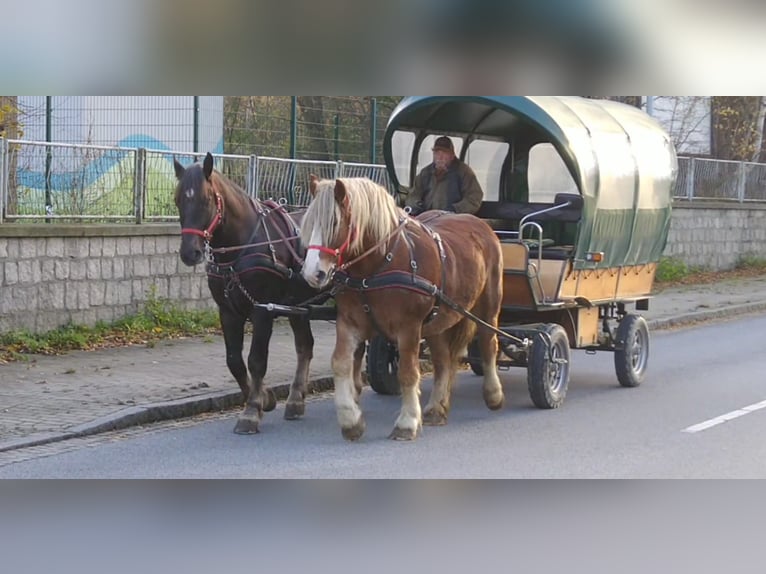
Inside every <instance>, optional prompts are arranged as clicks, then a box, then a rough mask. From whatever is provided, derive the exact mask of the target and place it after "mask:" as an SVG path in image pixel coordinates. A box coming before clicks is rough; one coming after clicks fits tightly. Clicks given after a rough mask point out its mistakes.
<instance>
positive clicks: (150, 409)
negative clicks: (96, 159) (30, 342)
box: [0, 301, 766, 453]
mask: <svg viewBox="0 0 766 574" xmlns="http://www.w3.org/2000/svg"><path fill="white" fill-rule="evenodd" d="M761 312H766V301H758V302H755V303H746V304H743V305H730V306H728V307H721V308H719V309H710V310H707V311H698V312H695V313H686V314H683V315H677V316H674V317H666V318H664V319H653V320H649V321H647V324H648V326H649V329H651V330H652V331H663V330H669V329H676V328H680V327H688V326H691V325H695V324H697V323H703V322H707V321H715V320H720V319H731V318H734V317H737V316H741V315H748V314H754V313H761ZM308 386H309V389H308V394H315V393H321V392H326V391H330V390H332V389H333V388H334V384H333V380H332V377H324V378H319V379H316V380H313V381H309V385H308ZM272 389H273V390H274V392H275V393H276V395H277V400H278V401H284V400H286V399H287V396H288V395H289V393H290V384H280V385H276V386H273V387H272ZM241 405H242V393H240V392H239V391H231V392H229V391H225V392H218V393H209V394H206V395H198V396H196V397H189V398H184V399H178V400H174V401H168V402H163V403H155V404H150V405H145V406H136V407H129V408H127V409H123V410H121V411H118V412H116V413H114V414H111V415H107V416H105V417H101V418H98V419H96V420H94V421H91V422H88V423H85V424H82V425H78V426H76V427H73V428H71V429H69V430H68V431H66V432H62V433H44V434H38V435H32V436H28V437H23V438H18V439H13V440H10V441H5V442H0V453H5V452H11V451H14V450H21V449H25V448H32V447H35V446H45V445H49V444H54V443H57V442H63V441H66V440H70V439H74V438H84V437H89V436H94V435H97V434H102V433H105V432H110V431H118V430H124V429H127V428H131V427H136V426H142V425H148V424H153V423H158V422H163V421H168V420H176V419H182V418H188V417H193V416H196V415H200V414H204V413H209V412H215V411H224V410H228V409H231V408H235V407H238V406H241Z"/></svg>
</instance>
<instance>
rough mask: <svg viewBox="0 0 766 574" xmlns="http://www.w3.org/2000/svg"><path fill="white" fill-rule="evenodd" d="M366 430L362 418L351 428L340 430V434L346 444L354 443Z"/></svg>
mask: <svg viewBox="0 0 766 574" xmlns="http://www.w3.org/2000/svg"><path fill="white" fill-rule="evenodd" d="M366 430H367V424H366V423H365V422H364V418H360V419H359V422H358V423H356V424H355V425H354V426H353V427H351V428H347V429H341V432H342V433H343V438H344V439H346V440H347V441H348V442H356V441H358V440H359V439H360V438H362V436H364V431H366Z"/></svg>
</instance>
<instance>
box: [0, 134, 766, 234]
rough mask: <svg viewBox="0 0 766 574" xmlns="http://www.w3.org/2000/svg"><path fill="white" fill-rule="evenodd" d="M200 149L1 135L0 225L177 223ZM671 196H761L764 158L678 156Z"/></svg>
mask: <svg viewBox="0 0 766 574" xmlns="http://www.w3.org/2000/svg"><path fill="white" fill-rule="evenodd" d="M202 157H203V154H195V153H190V152H169V151H161V150H148V149H143V148H140V149H137V148H118V147H104V146H92V145H71V144H59V143H56V144H53V143H44V142H33V141H24V140H5V139H2V138H0V223H3V222H10V221H22V222H23V221H32V222H42V221H47V222H54V221H62V222H76V221H91V222H97V221H100V222H112V221H130V222H135V223H142V222H145V221H146V222H152V221H175V220H177V218H178V217H177V211H176V207H175V204H174V197H173V196H174V192H175V186H176V179H175V172H174V169H173V161H174V160H176V159H177V160H178V161H179V162H181V163H182V164H184V165H188V164H190V163H193V162H194V161H198V160H200V159H201V158H202ZM214 157H215V160H216V168H217V169H218V170H219V171H220V172H222V173H223V174H225V175H226V176H227V177H229V178H230V179H232V180H233V181H234V182H235V183H236V184H238V185H239V186H240V187H241V188H242V189H243V190H245V191H246V192H247V193H248V194H249V195H251V196H253V197H258V198H259V199H274V200H283V201H285V202H287V203H288V204H289V205H292V206H306V205H308V203H309V201H310V197H309V193H308V182H309V175H310V174H312V173H313V174H316V175H317V176H319V177H321V178H327V179H332V178H337V177H366V178H369V179H372V180H373V181H375V182H376V183H378V184H380V185H383V186H384V187H386V188H387V189H389V191H391V192H392V193H393V191H394V190H393V186H392V183H391V181H390V179H389V176H388V172H387V170H386V168H385V166H382V165H375V164H364V163H346V162H342V161H337V162H335V161H305V160H289V159H281V158H270V157H258V156H254V155H250V156H247V155H225V154H219V155H215V156H214ZM674 197H675V198H676V199H678V200H688V201H706V200H707V201H709V200H715V201H732V202H739V203H747V202H766V164H757V163H743V162H731V161H720V160H707V159H697V158H679V175H678V182H677V185H676V191H675V194H674Z"/></svg>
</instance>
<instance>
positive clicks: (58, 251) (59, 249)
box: [45, 237, 64, 257]
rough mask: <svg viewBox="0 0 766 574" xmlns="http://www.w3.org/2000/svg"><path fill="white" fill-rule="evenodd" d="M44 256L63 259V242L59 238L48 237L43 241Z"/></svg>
mask: <svg viewBox="0 0 766 574" xmlns="http://www.w3.org/2000/svg"><path fill="white" fill-rule="evenodd" d="M45 254H46V255H47V256H48V257H64V240H63V239H62V238H61V237H49V238H48V239H47V240H46V241H45Z"/></svg>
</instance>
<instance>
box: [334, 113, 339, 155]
mask: <svg viewBox="0 0 766 574" xmlns="http://www.w3.org/2000/svg"><path fill="white" fill-rule="evenodd" d="M334 137H335V161H338V160H340V114H335V133H334Z"/></svg>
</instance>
